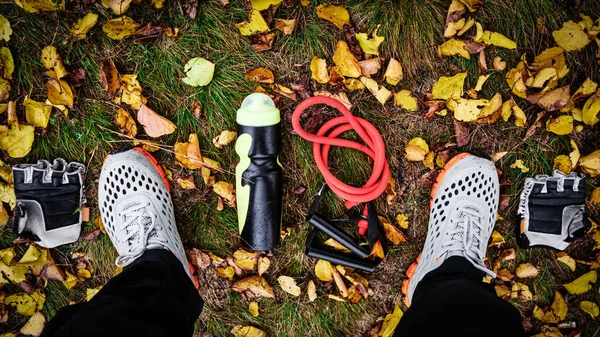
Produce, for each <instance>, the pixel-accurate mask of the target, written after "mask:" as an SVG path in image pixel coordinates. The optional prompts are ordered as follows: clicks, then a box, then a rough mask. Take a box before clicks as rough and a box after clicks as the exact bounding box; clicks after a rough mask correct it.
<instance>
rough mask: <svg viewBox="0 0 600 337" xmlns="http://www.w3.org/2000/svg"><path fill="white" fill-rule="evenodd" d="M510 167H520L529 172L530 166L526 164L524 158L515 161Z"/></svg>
mask: <svg viewBox="0 0 600 337" xmlns="http://www.w3.org/2000/svg"><path fill="white" fill-rule="evenodd" d="M510 168H513V169H519V170H521V172H522V173H527V172H529V168H528V167H527V166H525V164H524V163H523V160H522V159H517V160H515V162H514V163H512V164H511V165H510Z"/></svg>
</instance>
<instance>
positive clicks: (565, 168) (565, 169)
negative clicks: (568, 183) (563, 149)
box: [552, 154, 572, 174]
mask: <svg viewBox="0 0 600 337" xmlns="http://www.w3.org/2000/svg"><path fill="white" fill-rule="evenodd" d="M552 169H554V170H559V171H561V172H562V173H564V174H569V173H571V171H572V168H571V160H570V159H569V156H567V155H564V154H561V155H559V156H556V158H554V166H553V167H552Z"/></svg>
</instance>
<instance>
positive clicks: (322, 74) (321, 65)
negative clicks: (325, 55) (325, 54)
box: [310, 56, 331, 84]
mask: <svg viewBox="0 0 600 337" xmlns="http://www.w3.org/2000/svg"><path fill="white" fill-rule="evenodd" d="M310 71H311V76H312V78H313V79H314V80H315V81H317V82H318V83H321V84H325V83H327V82H329V80H330V79H331V78H330V77H329V71H328V70H327V61H325V60H323V59H320V58H318V57H316V56H315V57H313V59H312V61H311V62H310Z"/></svg>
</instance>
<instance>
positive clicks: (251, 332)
mask: <svg viewBox="0 0 600 337" xmlns="http://www.w3.org/2000/svg"><path fill="white" fill-rule="evenodd" d="M231 333H232V334H233V335H234V336H235V337H267V333H266V332H264V331H262V330H260V329H257V328H255V327H253V326H241V325H236V326H235V327H233V329H231Z"/></svg>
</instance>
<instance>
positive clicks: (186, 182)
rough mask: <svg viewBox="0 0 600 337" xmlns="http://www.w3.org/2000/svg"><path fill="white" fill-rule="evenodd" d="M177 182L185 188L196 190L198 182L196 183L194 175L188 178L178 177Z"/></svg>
mask: <svg viewBox="0 0 600 337" xmlns="http://www.w3.org/2000/svg"><path fill="white" fill-rule="evenodd" d="M177 184H178V185H179V186H180V187H181V188H183V189H184V190H195V189H196V184H194V177H193V176H189V177H187V178H177Z"/></svg>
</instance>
